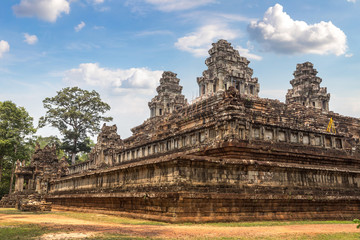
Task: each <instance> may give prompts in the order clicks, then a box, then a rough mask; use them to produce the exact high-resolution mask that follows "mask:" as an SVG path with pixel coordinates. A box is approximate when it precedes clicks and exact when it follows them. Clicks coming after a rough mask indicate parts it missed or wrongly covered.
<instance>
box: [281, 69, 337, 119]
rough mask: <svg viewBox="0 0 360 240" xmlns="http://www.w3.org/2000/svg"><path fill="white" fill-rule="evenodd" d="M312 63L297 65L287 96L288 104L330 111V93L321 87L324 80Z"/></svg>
mask: <svg viewBox="0 0 360 240" xmlns="http://www.w3.org/2000/svg"><path fill="white" fill-rule="evenodd" d="M317 73H318V72H317V71H316V69H315V68H314V65H313V64H312V63H311V62H305V63H301V64H297V65H296V70H295V72H294V79H293V80H291V81H290V83H291V85H292V89H289V90H288V92H287V94H286V103H287V104H290V103H300V104H302V105H303V106H306V107H313V108H317V109H321V110H323V111H325V112H328V111H329V101H330V93H327V89H326V87H320V83H321V82H322V79H321V78H319V77H318V76H316V74H317Z"/></svg>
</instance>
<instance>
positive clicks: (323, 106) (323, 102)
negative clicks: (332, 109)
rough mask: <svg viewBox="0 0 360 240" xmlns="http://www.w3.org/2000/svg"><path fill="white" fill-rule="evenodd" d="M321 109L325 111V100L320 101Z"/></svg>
mask: <svg viewBox="0 0 360 240" xmlns="http://www.w3.org/2000/svg"><path fill="white" fill-rule="evenodd" d="M322 108H323V109H324V110H326V101H325V100H323V101H322Z"/></svg>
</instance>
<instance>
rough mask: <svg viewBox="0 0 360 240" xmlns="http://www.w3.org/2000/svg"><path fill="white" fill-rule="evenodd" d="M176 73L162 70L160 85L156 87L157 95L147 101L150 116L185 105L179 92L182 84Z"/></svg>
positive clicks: (166, 112)
mask: <svg viewBox="0 0 360 240" xmlns="http://www.w3.org/2000/svg"><path fill="white" fill-rule="evenodd" d="M176 75H177V74H176V73H173V72H164V73H163V74H162V77H161V78H160V85H159V86H158V87H157V88H156V91H157V92H158V95H157V96H155V97H154V98H153V99H152V100H151V102H149V108H150V117H151V118H152V117H156V116H162V115H165V114H168V113H172V112H173V111H174V110H175V109H177V108H180V107H182V106H185V105H186V103H187V101H186V99H185V96H184V95H182V94H181V91H182V86H180V85H179V82H180V79H179V78H177V77H176Z"/></svg>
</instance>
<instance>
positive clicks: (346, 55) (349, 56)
mask: <svg viewBox="0 0 360 240" xmlns="http://www.w3.org/2000/svg"><path fill="white" fill-rule="evenodd" d="M352 56H354V54H352V53H347V54H345V57H347V58H351V57H352Z"/></svg>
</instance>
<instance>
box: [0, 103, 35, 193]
mask: <svg viewBox="0 0 360 240" xmlns="http://www.w3.org/2000/svg"><path fill="white" fill-rule="evenodd" d="M35 132H36V129H35V128H34V127H33V119H32V117H30V116H29V114H28V112H27V111H26V110H25V108H23V107H17V106H16V104H15V103H13V102H11V101H4V102H0V180H1V181H0V182H1V184H0V197H2V196H3V195H4V194H5V193H7V192H8V191H9V187H10V186H11V184H10V182H11V181H10V179H11V176H13V174H12V169H13V168H14V164H15V162H16V160H17V159H20V160H27V159H29V158H30V154H31V149H32V143H33V142H32V140H31V135H32V134H33V133H35Z"/></svg>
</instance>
